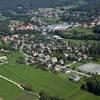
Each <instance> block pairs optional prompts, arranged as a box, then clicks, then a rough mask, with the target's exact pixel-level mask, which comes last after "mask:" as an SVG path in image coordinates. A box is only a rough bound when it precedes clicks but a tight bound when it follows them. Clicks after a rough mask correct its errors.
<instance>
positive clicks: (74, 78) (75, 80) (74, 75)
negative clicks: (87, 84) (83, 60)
mask: <svg viewBox="0 0 100 100" xmlns="http://www.w3.org/2000/svg"><path fill="white" fill-rule="evenodd" d="M69 80H72V81H74V82H78V81H79V80H80V76H79V75H77V74H74V73H73V74H71V75H70V76H69Z"/></svg>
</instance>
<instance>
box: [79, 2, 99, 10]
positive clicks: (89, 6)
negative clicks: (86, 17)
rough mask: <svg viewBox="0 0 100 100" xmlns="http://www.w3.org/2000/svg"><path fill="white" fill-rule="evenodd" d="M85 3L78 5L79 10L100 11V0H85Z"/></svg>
mask: <svg viewBox="0 0 100 100" xmlns="http://www.w3.org/2000/svg"><path fill="white" fill-rule="evenodd" d="M84 2H86V4H85V5H83V6H81V7H78V9H79V10H97V11H100V0H85V1H84Z"/></svg>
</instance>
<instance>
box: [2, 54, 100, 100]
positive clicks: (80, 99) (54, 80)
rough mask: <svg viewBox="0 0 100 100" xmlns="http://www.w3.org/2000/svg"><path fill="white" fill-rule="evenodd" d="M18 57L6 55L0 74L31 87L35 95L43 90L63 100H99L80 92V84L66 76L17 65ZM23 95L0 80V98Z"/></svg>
mask: <svg viewBox="0 0 100 100" xmlns="http://www.w3.org/2000/svg"><path fill="white" fill-rule="evenodd" d="M20 56H22V55H20V54H18V53H13V54H10V55H8V60H9V63H8V64H6V65H0V74H1V75H4V76H6V77H8V78H9V79H12V80H13V81H15V82H18V83H24V84H30V85H32V87H33V91H35V92H36V93H39V92H40V91H41V90H43V91H45V92H47V93H48V94H49V95H52V96H59V97H62V98H65V100H85V99H86V100H100V97H99V96H95V95H93V94H90V93H88V92H86V91H82V90H80V84H76V83H74V82H72V81H69V80H68V75H65V74H61V73H60V74H57V75H55V74H53V73H52V72H51V71H43V70H41V69H36V68H34V66H26V65H23V64H17V63H16V60H17V59H18V58H19V57H20ZM5 92H6V93H5ZM23 94H24V93H23V91H21V90H19V89H18V88H17V87H16V86H14V85H13V84H10V83H8V82H6V81H4V80H3V79H0V97H3V98H4V99H5V100H16V98H17V97H19V96H21V95H23Z"/></svg>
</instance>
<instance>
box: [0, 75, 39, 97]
mask: <svg viewBox="0 0 100 100" xmlns="http://www.w3.org/2000/svg"><path fill="white" fill-rule="evenodd" d="M0 78H2V79H4V80H6V81H8V82H10V83H12V84H14V85H16V86H17V87H18V88H20V89H21V90H23V91H26V90H25V89H24V88H23V87H22V86H21V85H20V84H19V83H17V82H14V81H12V80H11V79H9V78H7V77H5V76H2V75H0ZM27 92H28V93H31V94H34V95H36V96H37V97H39V98H40V96H39V94H37V93H34V92H29V91H27Z"/></svg>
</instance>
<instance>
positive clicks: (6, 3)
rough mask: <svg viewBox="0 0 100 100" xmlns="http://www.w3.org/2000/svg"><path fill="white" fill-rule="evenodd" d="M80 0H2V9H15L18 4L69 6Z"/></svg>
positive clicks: (27, 5)
mask: <svg viewBox="0 0 100 100" xmlns="http://www.w3.org/2000/svg"><path fill="white" fill-rule="evenodd" d="M79 1H80V0H0V9H14V8H17V7H18V6H23V7H24V8H40V7H55V6H67V5H72V4H75V3H78V2H79ZM81 1H83V0H81Z"/></svg>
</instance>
